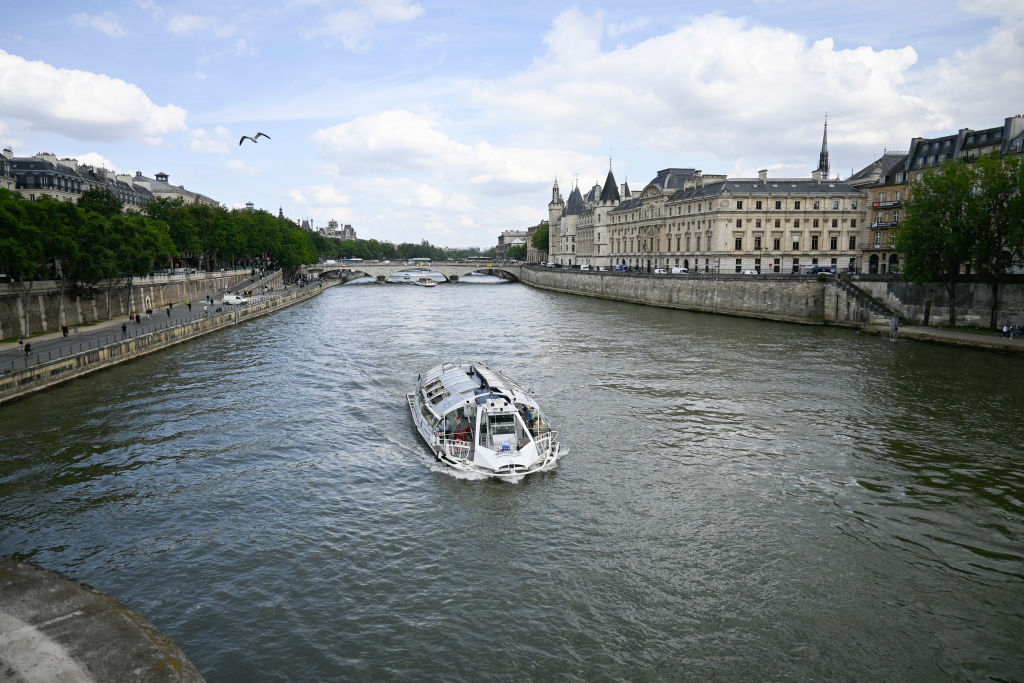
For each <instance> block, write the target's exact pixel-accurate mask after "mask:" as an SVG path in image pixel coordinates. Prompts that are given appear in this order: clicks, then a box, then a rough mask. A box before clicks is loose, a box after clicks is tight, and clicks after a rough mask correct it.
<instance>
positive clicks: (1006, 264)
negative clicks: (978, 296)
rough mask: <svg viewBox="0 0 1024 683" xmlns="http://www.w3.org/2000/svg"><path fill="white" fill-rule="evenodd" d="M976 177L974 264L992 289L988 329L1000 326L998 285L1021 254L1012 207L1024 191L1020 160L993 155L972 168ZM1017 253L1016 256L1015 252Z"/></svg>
mask: <svg viewBox="0 0 1024 683" xmlns="http://www.w3.org/2000/svg"><path fill="white" fill-rule="evenodd" d="M973 170H974V171H975V174H976V176H977V179H976V181H975V183H974V194H975V199H976V201H977V202H978V204H979V206H978V211H977V213H976V217H977V220H978V221H979V223H978V225H977V226H975V228H974V232H975V235H976V241H975V243H974V245H973V250H972V254H971V261H972V264H973V266H974V269H975V270H976V271H977V273H978V274H979V275H980V276H981V277H983V278H984V279H985V281H986V282H988V283H989V285H990V286H991V287H992V309H991V314H990V319H989V327H990V328H991V329H995V328H996V327H997V326H998V321H997V320H996V315H997V312H998V309H999V285H1000V284H1001V283H1002V282H1004V281H1006V280H1007V279H1008V278H1009V277H1010V267H1011V266H1012V265H1013V260H1014V257H1015V256H1017V257H1019V255H1020V241H1019V239H1017V240H1016V241H1015V239H1014V233H1015V232H1019V231H1020V227H1019V217H1018V218H1016V221H1017V222H1018V225H1017V226H1015V225H1014V222H1015V217H1014V216H1013V215H1012V210H1011V207H1013V206H1014V203H1015V202H1018V203H1019V198H1020V196H1021V194H1022V192H1024V185H1022V180H1024V176H1022V174H1021V160H1020V158H1019V156H1017V155H1014V156H1012V157H1009V158H1003V157H1000V156H999V155H998V154H991V155H988V156H985V157H982V158H981V159H979V160H978V162H977V164H976V166H975V167H974V169H973ZM1015 251H1016V252H1017V253H1016V254H1015V253H1014V252H1015Z"/></svg>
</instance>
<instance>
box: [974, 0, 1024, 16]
mask: <svg viewBox="0 0 1024 683" xmlns="http://www.w3.org/2000/svg"><path fill="white" fill-rule="evenodd" d="M960 8H961V9H963V10H964V11H965V12H969V13H971V14H979V15H981V16H986V17H1004V18H1008V19H1009V18H1019V17H1024V3H1021V2H1020V0H960Z"/></svg>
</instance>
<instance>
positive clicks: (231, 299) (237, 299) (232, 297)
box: [221, 294, 249, 305]
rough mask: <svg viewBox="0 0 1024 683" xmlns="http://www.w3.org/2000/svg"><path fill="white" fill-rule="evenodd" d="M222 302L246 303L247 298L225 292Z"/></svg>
mask: <svg viewBox="0 0 1024 683" xmlns="http://www.w3.org/2000/svg"><path fill="white" fill-rule="evenodd" d="M221 303H223V304H229V305H230V304H247V303H249V300H248V299H246V298H245V297H244V296H241V295H239V294H225V295H224V300H223V301H221Z"/></svg>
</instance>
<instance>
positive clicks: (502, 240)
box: [494, 230, 529, 261]
mask: <svg viewBox="0 0 1024 683" xmlns="http://www.w3.org/2000/svg"><path fill="white" fill-rule="evenodd" d="M528 234H529V230H505V231H504V232H502V233H501V234H500V235H498V245H497V246H496V247H495V249H494V258H496V259H497V260H499V261H504V260H505V259H507V258H508V250H509V249H511V248H512V247H525V246H526V237H527V235H528Z"/></svg>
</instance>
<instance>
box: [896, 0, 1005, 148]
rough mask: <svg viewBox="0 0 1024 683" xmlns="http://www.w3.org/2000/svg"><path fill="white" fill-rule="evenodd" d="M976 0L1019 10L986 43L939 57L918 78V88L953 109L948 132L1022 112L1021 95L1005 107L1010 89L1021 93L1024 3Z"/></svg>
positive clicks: (985, 125) (998, 121)
mask: <svg viewBox="0 0 1024 683" xmlns="http://www.w3.org/2000/svg"><path fill="white" fill-rule="evenodd" d="M975 4H984V5H986V6H990V5H997V6H1004V5H1005V6H1009V5H1011V4H1012V5H1013V6H1014V7H1016V8H1017V10H1018V11H1017V13H1016V14H1015V15H1014V14H1013V13H1012V12H1006V13H1005V16H1004V18H1003V19H1002V20H1001V22H1000V25H999V26H998V27H997V28H996V29H994V30H993V31H992V32H991V33H990V35H989V39H988V41H987V42H986V43H984V44H982V45H979V46H977V47H975V48H972V49H970V50H963V51H958V52H956V53H955V54H954V55H953V56H952V57H947V58H944V59H940V60H939V61H938V63H937V64H936V65H935V66H934V67H931V68H929V69H926V70H924V72H923V73H922V74H921V76H920V78H918V79H916V81H915V86H916V87H918V88H919V89H921V90H922V91H924V92H927V93H928V95H929V96H930V97H932V98H933V99H934V100H935V102H936V103H937V105H938V106H940V107H942V109H943V110H944V111H947V112H949V114H950V120H949V122H948V124H947V125H946V126H944V128H948V129H950V132H952V130H956V129H959V128H963V127H969V128H989V127H992V126H996V125H1000V124H1002V122H1003V119H1004V118H1005V117H1007V116H1012V115H1014V114H1018V113H1021V110H1022V107H1021V106H1020V104H1021V98H1020V97H1018V98H1016V99H1017V102H1016V103H1014V105H1013V106H1014V109H1013V110H1012V111H1007V110H1006V102H1007V93H1018V92H1019V91H1020V81H1021V79H1020V75H1021V65H1022V64H1024V6H1022V5H1021V4H1019V3H1003V2H997V1H996V0H992V1H989V2H984V3H975ZM925 130H926V131H927V130H933V129H925ZM918 134H922V133H918Z"/></svg>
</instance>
